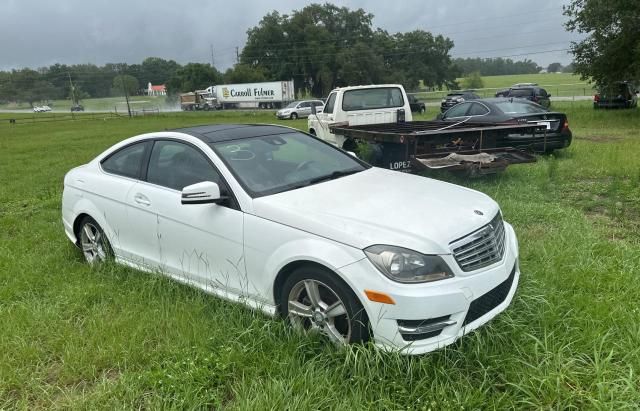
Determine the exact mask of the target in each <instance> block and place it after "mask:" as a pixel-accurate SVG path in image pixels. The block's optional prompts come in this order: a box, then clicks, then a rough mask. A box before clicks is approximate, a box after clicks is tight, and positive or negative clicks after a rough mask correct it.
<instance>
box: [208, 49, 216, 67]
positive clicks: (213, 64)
mask: <svg viewBox="0 0 640 411" xmlns="http://www.w3.org/2000/svg"><path fill="white" fill-rule="evenodd" d="M209 46H211V67H215V61H214V60H213V44H209Z"/></svg>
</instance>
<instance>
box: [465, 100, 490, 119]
mask: <svg viewBox="0 0 640 411" xmlns="http://www.w3.org/2000/svg"><path fill="white" fill-rule="evenodd" d="M485 114H489V110H488V109H487V108H486V107H485V106H483V105H482V104H480V103H472V104H471V108H470V109H469V113H467V115H469V116H484V115H485Z"/></svg>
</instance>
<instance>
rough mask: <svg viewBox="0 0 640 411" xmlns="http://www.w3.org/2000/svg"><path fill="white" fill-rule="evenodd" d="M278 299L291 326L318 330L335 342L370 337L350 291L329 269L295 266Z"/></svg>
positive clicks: (363, 314) (362, 339)
mask: <svg viewBox="0 0 640 411" xmlns="http://www.w3.org/2000/svg"><path fill="white" fill-rule="evenodd" d="M280 301H281V302H282V303H283V304H282V312H283V314H284V316H285V318H287V319H288V321H289V322H290V323H291V325H292V326H293V327H294V328H296V329H298V330H303V331H308V332H320V333H322V334H324V335H326V336H327V337H328V338H329V340H331V341H332V342H333V343H335V344H337V345H345V344H348V343H359V342H365V341H367V340H368V339H369V321H368V318H367V315H366V313H365V311H364V308H363V307H362V305H361V304H360V302H359V301H358V299H357V298H356V296H355V295H354V293H353V291H351V289H350V288H349V287H348V286H346V285H345V284H344V283H343V282H342V281H341V280H339V279H337V278H336V277H335V275H334V274H333V273H331V272H329V271H328V270H325V269H322V268H320V267H315V266H303V267H300V268H298V269H296V270H295V271H294V272H293V273H292V274H291V275H290V276H289V278H288V279H287V280H286V281H285V283H284V286H283V288H282V294H281V298H280Z"/></svg>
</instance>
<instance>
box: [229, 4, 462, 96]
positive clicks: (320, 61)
mask: <svg viewBox="0 0 640 411" xmlns="http://www.w3.org/2000/svg"><path fill="white" fill-rule="evenodd" d="M372 21H373V15H372V14H370V13H367V12H366V11H364V10H363V9H357V10H350V9H348V8H346V7H337V6H335V5H332V4H329V3H326V4H323V5H320V4H310V5H308V6H306V7H304V8H303V9H301V10H294V11H293V12H292V13H291V15H281V14H279V13H278V12H276V11H274V12H272V13H269V14H267V15H266V16H264V17H263V18H262V20H261V21H260V23H259V24H258V25H257V26H256V27H253V28H252V29H250V30H249V31H248V32H247V34H248V38H247V43H246V45H245V48H244V50H243V51H242V55H241V63H242V64H246V65H247V66H250V67H252V68H261V69H263V70H264V73H265V76H266V77H267V78H268V79H270V80H287V79H290V78H293V79H294V81H295V86H296V89H299V90H300V89H302V90H309V91H310V92H311V94H312V95H315V96H326V95H327V94H328V93H329V91H331V90H332V89H333V88H334V87H336V86H341V85H354V84H362V83H369V82H379V81H388V82H398V83H402V84H404V85H405V86H406V87H408V88H415V87H417V86H418V83H419V81H420V80H424V81H425V84H428V85H430V86H436V85H437V86H441V85H443V84H447V83H448V82H451V81H453V80H454V79H455V77H456V72H455V69H454V68H453V67H452V64H451V60H450V56H449V51H450V50H451V48H452V47H453V42H452V41H451V40H449V39H446V38H444V37H442V36H435V37H434V36H433V35H431V33H428V32H425V31H421V30H417V31H413V32H410V33H398V34H395V35H390V34H389V33H387V32H386V31H383V30H380V29H377V30H374V29H373V27H372Z"/></svg>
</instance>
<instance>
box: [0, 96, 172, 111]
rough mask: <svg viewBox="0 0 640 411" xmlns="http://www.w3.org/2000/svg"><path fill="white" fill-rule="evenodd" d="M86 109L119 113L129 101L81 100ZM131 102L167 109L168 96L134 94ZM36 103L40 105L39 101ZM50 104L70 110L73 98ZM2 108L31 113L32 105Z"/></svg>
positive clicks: (0, 107) (138, 106)
mask: <svg viewBox="0 0 640 411" xmlns="http://www.w3.org/2000/svg"><path fill="white" fill-rule="evenodd" d="M80 103H81V104H82V105H83V106H84V108H85V110H86V111H117V112H119V113H126V112H127V102H126V101H125V99H124V97H105V98H88V99H84V100H82V101H81V102H80ZM129 104H130V105H131V109H132V110H142V109H151V108H154V109H155V108H158V109H160V110H167V109H169V108H170V107H168V106H167V103H166V98H165V97H160V96H151V97H147V96H132V97H130V98H129ZM35 105H40V104H39V103H37V104H35ZM48 105H49V106H50V107H51V108H52V109H53V110H55V111H63V112H70V109H71V105H72V104H71V100H52V101H50V102H49V103H48ZM0 110H24V111H25V112H28V113H31V112H32V110H31V106H30V105H29V104H27V103H19V104H15V103H7V104H0ZM34 114H35V115H47V114H48V113H34Z"/></svg>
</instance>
